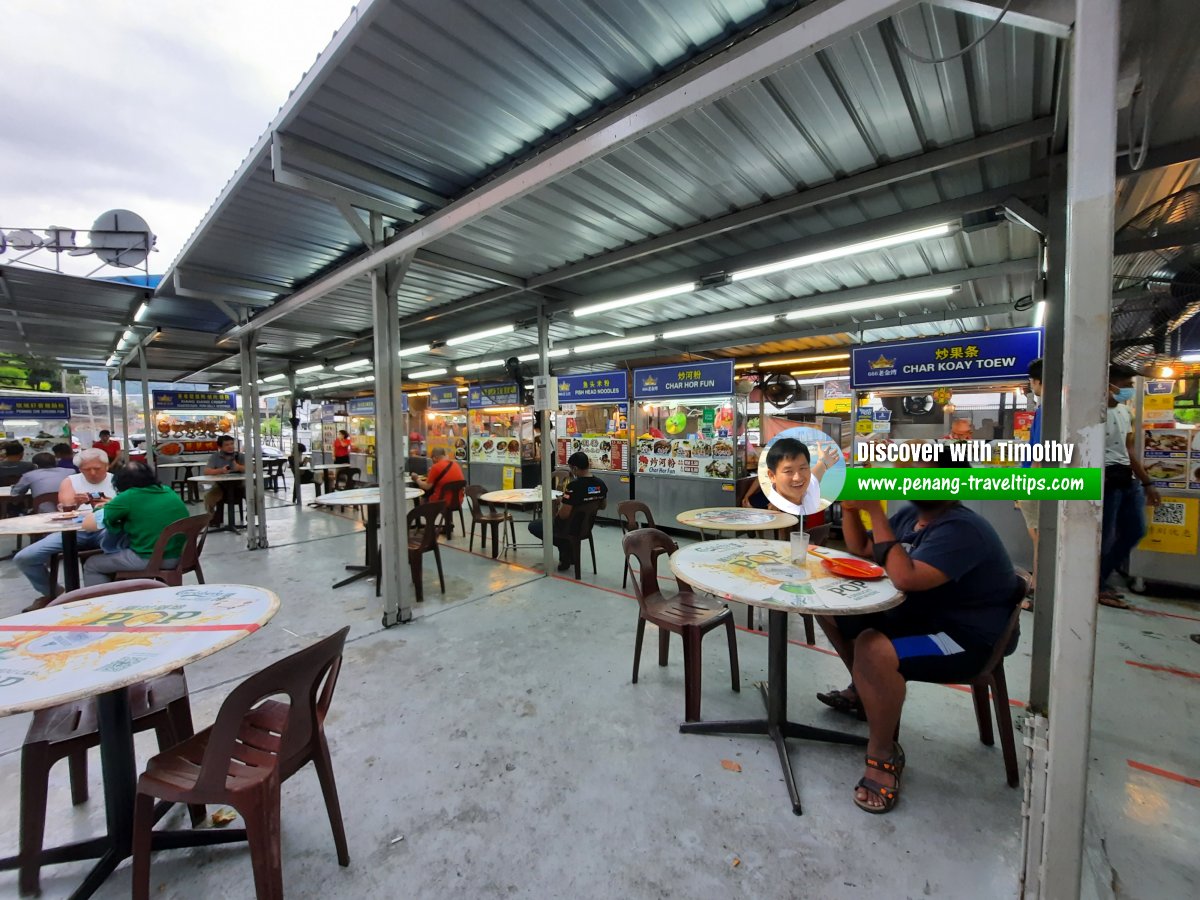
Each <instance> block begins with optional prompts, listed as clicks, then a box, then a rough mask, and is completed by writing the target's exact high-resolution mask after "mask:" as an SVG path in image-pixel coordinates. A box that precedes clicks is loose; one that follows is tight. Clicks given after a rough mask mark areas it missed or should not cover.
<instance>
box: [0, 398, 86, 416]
mask: <svg viewBox="0 0 1200 900" xmlns="http://www.w3.org/2000/svg"><path fill="white" fill-rule="evenodd" d="M69 418H71V399H70V398H69V397H52V396H45V397H0V419H69Z"/></svg>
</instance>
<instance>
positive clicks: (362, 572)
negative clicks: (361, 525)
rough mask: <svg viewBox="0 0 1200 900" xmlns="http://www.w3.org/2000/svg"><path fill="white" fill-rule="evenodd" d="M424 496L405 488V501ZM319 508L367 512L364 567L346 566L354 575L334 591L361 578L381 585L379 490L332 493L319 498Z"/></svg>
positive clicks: (368, 489)
mask: <svg viewBox="0 0 1200 900" xmlns="http://www.w3.org/2000/svg"><path fill="white" fill-rule="evenodd" d="M423 495H424V492H423V491H422V490H421V489H420V488H405V489H404V499H405V500H416V499H418V498H420V497H422V496H423ZM315 502H316V503H317V505H318V506H363V507H366V510H367V552H366V556H365V558H364V561H363V565H361V566H355V565H350V566H346V570H347V571H350V572H353V573H354V574H353V575H351V576H349V577H348V578H343V579H342V580H341V581H339V582H338V583H337V584H335V585H334V586H333V587H334V590H337V589H338V588H340V587H345V586H346V585H348V584H350V583H351V582H354V581H358V580H359V579H360V578H374V579H375V583H376V584H377V585H378V584H379V571H380V565H379V564H380V560H379V488H377V487H368V488H352V489H351V490H348V491H332V492H330V493H328V494H322V495H321V496H319V497H317V499H316V501H315Z"/></svg>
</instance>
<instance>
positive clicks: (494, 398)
mask: <svg viewBox="0 0 1200 900" xmlns="http://www.w3.org/2000/svg"><path fill="white" fill-rule="evenodd" d="M520 403H521V392H520V390H518V388H517V383H516V382H515V381H505V382H502V383H500V384H473V385H471V388H470V390H469V391H467V408H468V409H487V408H488V407H489V406H519V405H520Z"/></svg>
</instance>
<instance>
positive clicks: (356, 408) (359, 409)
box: [346, 397, 375, 416]
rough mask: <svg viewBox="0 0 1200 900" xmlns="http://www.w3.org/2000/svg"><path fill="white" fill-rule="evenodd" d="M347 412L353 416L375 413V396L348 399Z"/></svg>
mask: <svg viewBox="0 0 1200 900" xmlns="http://www.w3.org/2000/svg"><path fill="white" fill-rule="evenodd" d="M346 412H347V414H349V415H351V416H373V415H375V398H374V397H356V398H354V399H352V400H347V401H346Z"/></svg>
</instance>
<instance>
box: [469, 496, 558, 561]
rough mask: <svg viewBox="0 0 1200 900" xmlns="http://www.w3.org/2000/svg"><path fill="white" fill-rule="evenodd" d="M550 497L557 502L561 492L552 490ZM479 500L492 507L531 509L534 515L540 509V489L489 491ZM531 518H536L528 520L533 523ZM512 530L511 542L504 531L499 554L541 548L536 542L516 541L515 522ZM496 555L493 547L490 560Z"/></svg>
mask: <svg viewBox="0 0 1200 900" xmlns="http://www.w3.org/2000/svg"><path fill="white" fill-rule="evenodd" d="M550 496H551V498H552V499H554V500H557V499H559V498H560V497H561V496H562V491H554V490H552V491H551V492H550ZM479 499H480V500H481V501H482V502H484V503H491V504H493V505H494V506H515V507H517V509H521V510H528V509H533V510H534V512H535V513H536V512H537V511H539V510H540V509H541V505H542V489H541V488H540V487H535V488H505V489H504V490H501V491H489V492H488V493H486V494H481V495H480V497H479ZM533 518H537V516H536V515H534V516H533V517H532V518H531V519H530V521H533ZM501 530H503V529H501ZM512 530H513V535H512V540H511V541H510V540H509V534H508V532H507V531H505V532H504V540H503V547H502V548H501V550H500V551H498V552H500V553H503V554H504V555H505V556H507V555H508V551H509V550H510V549H511V550H520V549H521V548H522V547H541V546H542V542H541V541H538V542H536V543H534V542H533V541H518V540H517V536H516V523H515V522H514V523H513V528H512ZM496 555H497V550H496V548H495V547H493V548H492V558H493V559H495V557H496Z"/></svg>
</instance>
